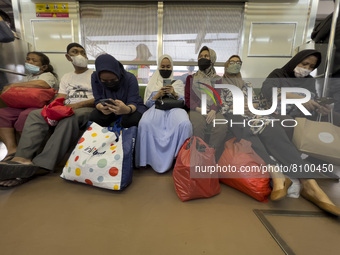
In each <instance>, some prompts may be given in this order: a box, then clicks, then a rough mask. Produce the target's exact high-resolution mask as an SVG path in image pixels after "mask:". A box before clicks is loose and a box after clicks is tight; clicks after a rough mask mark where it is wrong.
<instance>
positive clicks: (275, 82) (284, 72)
mask: <svg viewBox="0 0 340 255" xmlns="http://www.w3.org/2000/svg"><path fill="white" fill-rule="evenodd" d="M320 62H321V53H320V52H318V51H316V50H303V51H300V52H299V53H297V54H296V55H295V56H294V57H293V58H292V59H291V60H290V61H289V62H288V63H287V64H286V65H284V66H283V67H282V68H279V69H275V70H274V71H272V72H271V73H270V74H269V75H268V77H267V79H266V80H265V81H264V82H263V84H262V88H261V94H262V96H263V98H264V99H266V101H267V103H268V102H272V89H273V88H274V87H276V88H278V98H280V97H281V88H283V87H300V88H304V89H307V90H309V91H310V92H311V95H312V97H311V100H309V101H308V102H306V103H304V104H303V105H304V107H305V108H306V109H307V110H308V111H310V112H311V113H312V114H315V113H321V114H322V115H327V114H328V113H330V106H329V105H325V106H321V105H320V104H318V103H317V102H316V101H315V100H314V99H315V98H316V96H317V95H316V90H315V80H314V78H313V77H312V76H311V75H310V73H311V72H312V71H313V70H314V69H316V68H317V67H318V66H319V65H320ZM286 97H287V99H289V98H304V97H305V96H304V95H301V94H298V93H287V95H286ZM279 105H280V103H279V102H278V109H277V110H278V111H277V113H278V114H279V110H280V106H279ZM287 115H289V116H291V117H293V118H295V117H301V116H303V115H302V113H301V112H300V110H299V109H298V108H297V107H296V106H293V105H288V106H287Z"/></svg>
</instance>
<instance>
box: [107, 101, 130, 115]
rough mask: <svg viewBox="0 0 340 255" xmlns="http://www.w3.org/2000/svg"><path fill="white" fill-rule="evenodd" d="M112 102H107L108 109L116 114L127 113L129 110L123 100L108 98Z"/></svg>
mask: <svg viewBox="0 0 340 255" xmlns="http://www.w3.org/2000/svg"><path fill="white" fill-rule="evenodd" d="M110 100H111V101H112V102H113V103H114V104H112V105H111V104H107V107H108V109H109V110H110V111H111V112H112V113H114V114H116V115H124V114H129V113H130V112H131V109H130V107H128V106H127V105H126V104H124V102H122V101H120V100H118V99H116V100H113V99H110Z"/></svg>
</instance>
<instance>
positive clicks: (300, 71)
mask: <svg viewBox="0 0 340 255" xmlns="http://www.w3.org/2000/svg"><path fill="white" fill-rule="evenodd" d="M311 72H312V71H311V70H308V69H305V68H302V67H299V66H297V67H295V69H294V74H295V77H297V78H302V77H306V76H308V75H309V74H310V73H311Z"/></svg>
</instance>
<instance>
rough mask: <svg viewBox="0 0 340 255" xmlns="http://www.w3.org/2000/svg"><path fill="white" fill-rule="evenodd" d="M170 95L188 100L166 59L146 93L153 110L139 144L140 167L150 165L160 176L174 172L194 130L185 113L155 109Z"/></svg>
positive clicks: (145, 118) (143, 124)
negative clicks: (174, 167) (177, 157)
mask: <svg viewBox="0 0 340 255" xmlns="http://www.w3.org/2000/svg"><path fill="white" fill-rule="evenodd" d="M165 79H168V80H171V81H172V84H171V85H167V86H165V87H163V80H165ZM168 94H172V95H173V96H174V97H175V98H176V99H178V100H184V84H183V82H182V81H180V80H176V81H174V80H173V62H172V58H171V57H170V56H168V55H163V56H161V57H160V58H159V61H158V69H157V70H156V71H155V73H154V74H153V75H152V77H151V79H150V81H149V83H148V85H147V87H146V89H145V95H144V100H145V104H146V106H148V107H150V109H149V110H147V111H146V112H145V113H144V114H143V117H142V119H141V120H140V122H139V125H138V135H137V142H136V165H137V167H139V166H146V165H150V166H151V167H152V168H153V169H154V170H155V171H156V172H158V173H164V172H166V171H167V170H169V169H170V168H171V166H172V163H173V160H174V158H175V157H176V156H177V153H178V151H179V149H180V148H181V146H182V144H183V143H184V141H185V140H186V139H188V138H189V137H191V135H192V126H191V123H190V120H189V117H188V114H187V113H186V111H185V110H183V109H180V108H173V109H171V110H159V109H156V108H155V101H156V100H157V99H158V98H161V97H163V96H164V95H168Z"/></svg>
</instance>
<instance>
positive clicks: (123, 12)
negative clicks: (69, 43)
mask: <svg viewBox="0 0 340 255" xmlns="http://www.w3.org/2000/svg"><path fill="white" fill-rule="evenodd" d="M80 22H81V33H82V39H83V42H84V44H85V47H86V50H87V53H88V56H89V59H95V58H96V57H97V56H98V55H100V54H102V53H108V54H111V55H113V56H114V57H115V58H117V59H118V60H119V61H148V60H149V61H150V60H151V61H152V60H153V61H155V60H156V52H157V51H156V50H157V3H128V4H125V3H114V2H110V3H109V2H106V3H100V2H96V3H93V4H92V3H80Z"/></svg>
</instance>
